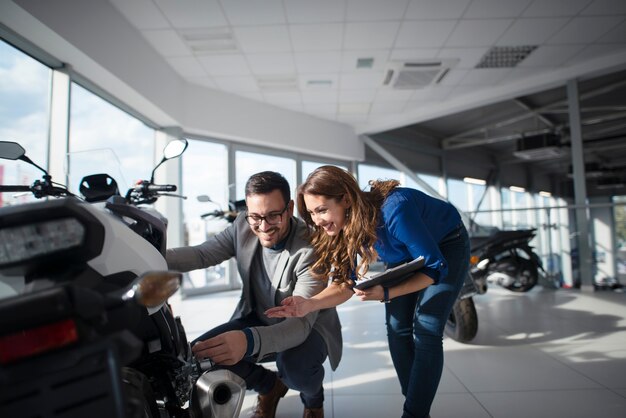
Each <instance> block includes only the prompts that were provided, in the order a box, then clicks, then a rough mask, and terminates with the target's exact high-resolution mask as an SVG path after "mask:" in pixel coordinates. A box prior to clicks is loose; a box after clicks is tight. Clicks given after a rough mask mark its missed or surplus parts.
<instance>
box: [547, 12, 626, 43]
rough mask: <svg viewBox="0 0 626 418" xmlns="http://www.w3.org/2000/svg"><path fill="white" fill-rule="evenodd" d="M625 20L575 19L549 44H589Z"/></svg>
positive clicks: (619, 17)
mask: <svg viewBox="0 0 626 418" xmlns="http://www.w3.org/2000/svg"><path fill="white" fill-rule="evenodd" d="M623 19H624V17H623V16H602V17H575V18H573V19H572V20H571V21H570V22H569V23H568V24H567V25H565V26H564V27H563V28H562V29H561V30H560V31H559V32H557V34H556V35H554V36H553V37H552V38H550V40H549V41H548V43H549V44H589V43H592V42H594V41H596V40H597V39H598V38H600V37H601V36H603V35H605V34H606V33H608V32H609V31H610V30H611V29H613V28H614V27H616V26H617V25H619V24H620V23H621V22H622V20H623Z"/></svg>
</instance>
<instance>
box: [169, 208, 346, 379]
mask: <svg viewBox="0 0 626 418" xmlns="http://www.w3.org/2000/svg"><path fill="white" fill-rule="evenodd" d="M290 222H291V230H290V232H289V237H288V238H287V243H286V245H285V248H284V249H283V251H282V254H281V255H280V256H279V261H278V265H277V267H276V271H275V273H274V277H272V279H271V280H272V291H273V292H275V294H274V296H278V298H277V299H278V300H279V301H281V300H283V299H284V298H286V297H287V296H291V295H297V296H303V297H311V296H313V295H315V294H317V293H319V292H320V291H321V290H323V289H324V288H325V287H326V285H327V283H326V282H322V281H320V280H317V279H315V278H313V277H312V275H311V272H310V270H309V266H310V265H311V264H312V262H313V260H314V254H313V249H312V247H311V246H310V245H309V242H308V241H307V240H306V225H305V224H304V223H303V222H302V221H301V220H299V219H298V218H295V217H292V218H291V221H290ZM260 245H261V244H260V243H259V239H258V238H257V236H256V235H255V234H254V233H253V232H252V230H251V229H250V226H249V225H248V224H247V222H246V220H245V218H244V216H243V214H240V215H239V216H238V217H237V219H235V221H234V222H233V224H232V225H230V226H228V227H227V228H226V229H225V230H224V231H222V232H220V233H219V234H217V235H215V236H213V237H211V238H209V239H208V240H207V241H205V242H204V243H202V244H200V245H196V246H190V247H180V248H174V249H169V250H167V264H168V266H169V268H171V269H173V270H177V271H182V272H186V271H191V270H196V269H202V268H207V267H210V266H214V265H217V264H220V263H221V262H223V261H225V260H228V259H230V258H232V257H236V259H237V269H238V270H239V275H240V276H241V280H242V282H243V288H242V292H241V299H240V300H239V303H238V304H237V307H236V309H235V312H234V313H233V316H232V318H231V320H234V319H239V318H242V317H245V316H246V315H248V314H250V313H251V312H252V309H253V308H252V304H251V299H250V292H251V290H252V286H251V284H250V280H251V276H250V268H251V265H252V259H253V257H254V254H255V253H256V251H257V250H258V249H259V246H260ZM275 299H276V298H275ZM312 327H313V328H315V329H316V330H317V331H318V332H319V333H320V335H321V336H322V338H323V339H324V341H325V342H326V347H327V348H328V358H329V360H330V365H331V367H332V369H333V370H335V369H336V368H337V366H338V364H339V360H340V359H341V352H342V346H343V341H342V337H341V324H340V322H339V317H338V316H337V311H336V310H335V308H331V309H323V310H321V311H318V312H311V313H310V314H308V315H306V316H305V317H303V318H285V319H284V320H283V321H280V322H279V323H277V324H274V325H268V326H260V327H254V328H253V330H254V331H256V333H257V334H258V337H259V341H260V347H259V352H258V355H257V357H258V359H263V357H265V356H266V355H268V354H272V353H278V352H281V351H285V350H287V349H289V348H292V347H296V346H298V345H300V344H301V343H303V342H304V340H305V339H306V338H307V337H308V336H309V333H310V332H311V328H312Z"/></svg>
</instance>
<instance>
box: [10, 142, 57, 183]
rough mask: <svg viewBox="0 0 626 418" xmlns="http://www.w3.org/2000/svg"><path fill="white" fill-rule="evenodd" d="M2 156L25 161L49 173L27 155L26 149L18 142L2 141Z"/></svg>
mask: <svg viewBox="0 0 626 418" xmlns="http://www.w3.org/2000/svg"><path fill="white" fill-rule="evenodd" d="M0 158H3V159H5V160H22V161H25V162H27V163H28V164H31V165H34V166H35V167H37V168H38V169H40V170H41V171H43V172H44V173H45V174H46V175H48V172H47V171H46V170H44V169H43V168H41V167H39V166H38V165H37V164H35V163H34V162H32V161H31V159H30V158H28V157H27V156H26V150H25V149H24V148H23V147H22V146H21V145H20V144H18V143H17V142H10V141H0Z"/></svg>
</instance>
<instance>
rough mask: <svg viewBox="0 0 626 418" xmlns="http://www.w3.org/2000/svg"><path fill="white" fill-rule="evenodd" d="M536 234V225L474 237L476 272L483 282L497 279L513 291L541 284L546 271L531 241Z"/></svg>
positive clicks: (473, 274)
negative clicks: (541, 276)
mask: <svg viewBox="0 0 626 418" xmlns="http://www.w3.org/2000/svg"><path fill="white" fill-rule="evenodd" d="M535 234H536V229H534V228H533V229H521V230H517V231H502V230H496V231H495V232H493V233H492V234H490V235H489V236H474V237H471V238H470V241H471V259H470V264H471V267H470V271H471V274H472V276H474V278H475V280H476V281H477V282H479V283H481V284H482V286H486V285H487V283H495V284H498V285H500V286H502V287H504V288H505V289H508V290H510V291H512V292H528V291H529V290H530V289H532V288H533V287H534V286H535V285H536V284H537V282H538V280H539V273H540V271H541V272H544V269H543V265H542V263H541V259H540V258H539V256H538V255H537V254H536V253H535V252H534V251H533V247H531V246H530V244H529V243H530V241H531V240H532V239H533V238H534V237H535Z"/></svg>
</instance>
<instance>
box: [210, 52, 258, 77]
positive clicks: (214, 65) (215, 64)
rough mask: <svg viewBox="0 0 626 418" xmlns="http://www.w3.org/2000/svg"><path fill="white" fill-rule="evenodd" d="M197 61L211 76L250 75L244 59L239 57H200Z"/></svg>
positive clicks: (241, 56)
mask: <svg viewBox="0 0 626 418" xmlns="http://www.w3.org/2000/svg"><path fill="white" fill-rule="evenodd" d="M198 61H199V62H200V64H201V65H202V66H203V67H204V69H205V70H206V71H207V73H209V75H212V76H229V75H250V74H251V71H250V68H249V67H248V61H247V60H246V58H245V57H244V56H243V55H241V54H239V55H201V56H198Z"/></svg>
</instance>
